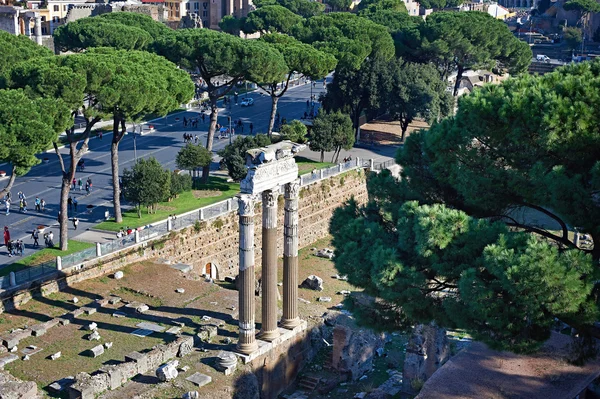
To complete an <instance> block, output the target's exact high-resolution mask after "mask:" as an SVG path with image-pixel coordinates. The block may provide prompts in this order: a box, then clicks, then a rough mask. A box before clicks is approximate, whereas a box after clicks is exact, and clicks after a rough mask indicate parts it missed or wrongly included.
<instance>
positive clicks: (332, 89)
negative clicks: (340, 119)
mask: <svg viewBox="0 0 600 399" xmlns="http://www.w3.org/2000/svg"><path fill="white" fill-rule="evenodd" d="M390 79H391V77H390V68H389V67H388V61H386V60H384V59H382V58H380V57H374V58H369V59H367V60H365V62H364V63H363V64H362V65H361V67H360V68H359V69H346V68H342V69H341V70H338V71H336V73H335V74H334V75H333V81H332V82H331V83H330V84H328V85H327V92H326V94H325V95H324V96H322V98H321V103H322V104H323V108H324V109H325V110H326V111H328V112H331V111H341V112H343V113H347V114H348V115H350V118H351V119H352V125H353V127H354V132H355V137H357V136H358V132H359V126H360V123H359V121H360V117H361V115H362V114H363V112H366V113H367V115H368V116H375V115H377V114H378V113H379V110H380V109H381V108H382V107H383V104H384V102H385V98H383V97H382V94H384V92H383V90H382V88H384V87H388V86H389V85H390V84H391V83H390Z"/></svg>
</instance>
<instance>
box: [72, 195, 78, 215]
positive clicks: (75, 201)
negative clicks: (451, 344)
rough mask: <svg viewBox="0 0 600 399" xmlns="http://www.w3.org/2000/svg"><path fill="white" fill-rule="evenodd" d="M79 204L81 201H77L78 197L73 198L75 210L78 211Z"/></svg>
mask: <svg viewBox="0 0 600 399" xmlns="http://www.w3.org/2000/svg"><path fill="white" fill-rule="evenodd" d="M77 204H79V201H77V197H75V198H73V210H74V211H75V212H77Z"/></svg>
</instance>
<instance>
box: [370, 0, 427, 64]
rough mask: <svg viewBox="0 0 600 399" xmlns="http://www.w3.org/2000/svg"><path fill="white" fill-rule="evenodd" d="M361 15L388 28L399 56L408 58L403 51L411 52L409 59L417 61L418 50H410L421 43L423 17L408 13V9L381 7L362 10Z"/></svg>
mask: <svg viewBox="0 0 600 399" xmlns="http://www.w3.org/2000/svg"><path fill="white" fill-rule="evenodd" d="M359 15H360V16H361V17H364V18H368V19H369V20H371V21H373V22H375V23H376V24H379V25H383V26H385V27H386V28H388V31H389V32H390V34H391V35H392V38H393V39H394V44H395V47H396V55H397V56H398V57H404V58H407V55H406V54H402V53H403V52H409V53H410V54H408V56H409V58H407V59H410V60H412V61H417V60H416V59H415V55H416V54H417V52H415V51H410V50H414V48H413V47H414V46H415V43H420V40H419V38H420V32H419V26H420V25H422V24H423V23H424V21H423V19H422V18H421V17H418V16H411V15H408V13H407V12H406V10H405V11H395V10H388V9H381V8H375V9H372V8H367V9H364V10H362V11H360V12H359ZM419 62H420V60H419ZM423 62H428V60H427V59H425V60H423Z"/></svg>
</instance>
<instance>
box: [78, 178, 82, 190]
mask: <svg viewBox="0 0 600 399" xmlns="http://www.w3.org/2000/svg"><path fill="white" fill-rule="evenodd" d="M77 185H78V186H79V191H81V190H82V188H83V181H81V177H80V178H79V181H78V182H77Z"/></svg>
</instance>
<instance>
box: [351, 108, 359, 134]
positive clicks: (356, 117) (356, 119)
mask: <svg viewBox="0 0 600 399" xmlns="http://www.w3.org/2000/svg"><path fill="white" fill-rule="evenodd" d="M352 123H353V124H354V140H356V141H358V129H359V128H360V126H359V124H360V111H359V110H356V111H355V112H354V115H353V118H352Z"/></svg>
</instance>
